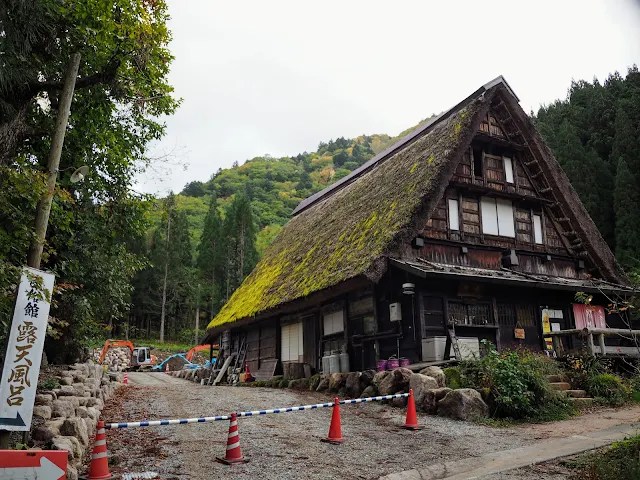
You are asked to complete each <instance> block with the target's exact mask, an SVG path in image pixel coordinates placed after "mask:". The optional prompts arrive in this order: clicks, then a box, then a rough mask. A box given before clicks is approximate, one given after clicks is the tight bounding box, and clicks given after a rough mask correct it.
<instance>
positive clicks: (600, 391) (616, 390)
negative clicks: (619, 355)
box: [587, 373, 631, 405]
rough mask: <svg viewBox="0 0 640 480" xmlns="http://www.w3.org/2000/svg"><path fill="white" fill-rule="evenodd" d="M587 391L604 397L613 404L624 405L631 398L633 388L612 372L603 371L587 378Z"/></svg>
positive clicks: (591, 394)
mask: <svg viewBox="0 0 640 480" xmlns="http://www.w3.org/2000/svg"><path fill="white" fill-rule="evenodd" d="M587 392H588V393H589V395H590V396H592V397H594V398H603V399H605V400H606V401H607V402H608V403H609V404H611V405H622V404H623V403H625V402H627V401H628V400H629V399H630V395H631V389H630V388H629V387H628V386H627V385H625V384H624V382H623V380H622V379H621V378H620V377H618V376H616V375H613V374H611V373H601V374H599V375H594V376H592V377H589V378H588V379H587Z"/></svg>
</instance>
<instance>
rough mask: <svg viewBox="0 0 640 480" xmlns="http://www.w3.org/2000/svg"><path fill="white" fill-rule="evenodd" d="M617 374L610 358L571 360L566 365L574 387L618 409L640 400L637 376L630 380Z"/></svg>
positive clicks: (567, 374)
mask: <svg viewBox="0 0 640 480" xmlns="http://www.w3.org/2000/svg"><path fill="white" fill-rule="evenodd" d="M615 372H616V368H615V366H614V363H613V361H612V359H610V358H594V357H571V358H569V359H568V360H567V362H566V376H567V378H568V380H569V381H570V382H571V384H572V385H573V387H574V388H579V389H582V390H586V392H587V394H588V395H589V396H591V397H593V398H595V399H597V400H598V401H599V402H600V403H604V404H608V405H612V406H618V405H622V404H624V403H627V402H629V401H631V400H634V399H635V400H636V401H638V400H640V378H638V376H637V372H631V373H629V372H628V373H627V376H622V375H618V374H617V373H615ZM633 373H636V375H633Z"/></svg>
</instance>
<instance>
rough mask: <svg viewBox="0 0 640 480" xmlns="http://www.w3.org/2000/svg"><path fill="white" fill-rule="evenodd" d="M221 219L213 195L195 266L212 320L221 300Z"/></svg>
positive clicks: (222, 275)
mask: <svg viewBox="0 0 640 480" xmlns="http://www.w3.org/2000/svg"><path fill="white" fill-rule="evenodd" d="M222 230H223V227H222V217H221V216H220V212H219V211H218V202H217V199H216V196H215V194H214V195H212V196H211V201H210V203H209V211H208V212H207V216H206V217H205V220H204V229H203V231H202V236H201V237H200V244H199V245H198V260H197V265H198V269H199V271H200V274H201V275H202V278H203V279H204V280H205V282H206V285H207V287H205V288H206V291H208V293H207V294H205V298H209V299H210V300H209V302H208V304H209V308H210V312H209V313H210V315H211V318H213V316H214V314H215V313H216V311H217V308H218V307H219V304H220V300H221V298H220V297H221V295H220V293H221V286H222V282H223V278H224V268H223V265H222V260H223V252H224V250H223V249H224V244H225V242H224V239H223V236H222Z"/></svg>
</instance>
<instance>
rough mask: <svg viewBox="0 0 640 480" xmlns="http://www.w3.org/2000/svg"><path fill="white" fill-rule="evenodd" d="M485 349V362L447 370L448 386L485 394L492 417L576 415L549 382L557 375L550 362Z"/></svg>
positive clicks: (519, 353)
mask: <svg viewBox="0 0 640 480" xmlns="http://www.w3.org/2000/svg"><path fill="white" fill-rule="evenodd" d="M485 347H486V352H487V353H486V355H485V356H484V358H482V359H480V360H475V361H465V362H461V363H460V365H458V366H457V367H451V368H447V369H446V370H445V375H446V376H447V384H449V382H452V383H457V384H458V385H459V388H473V389H476V390H478V391H479V392H481V394H482V396H483V398H484V399H485V401H486V402H487V404H488V405H489V409H490V414H491V416H492V417H498V418H512V419H516V420H517V419H531V420H551V419H558V418H564V417H567V416H569V415H570V414H571V413H572V412H573V406H572V405H571V403H570V402H569V401H568V400H567V399H566V398H565V397H564V396H563V395H561V394H558V392H555V391H554V390H552V389H551V387H550V385H549V382H548V381H547V379H546V376H545V375H548V374H555V373H557V370H556V369H557V367H556V366H555V365H554V364H553V363H552V362H550V361H549V360H548V359H547V358H545V357H544V356H542V355H540V354H535V353H532V352H529V351H525V350H516V351H505V352H498V351H497V350H496V349H495V347H494V346H493V345H492V344H490V343H487V344H486V345H485Z"/></svg>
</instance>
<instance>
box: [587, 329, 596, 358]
mask: <svg viewBox="0 0 640 480" xmlns="http://www.w3.org/2000/svg"><path fill="white" fill-rule="evenodd" d="M587 353H588V354H589V356H590V357H595V356H596V348H595V345H594V344H593V333H591V332H589V333H587Z"/></svg>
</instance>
